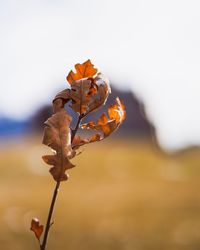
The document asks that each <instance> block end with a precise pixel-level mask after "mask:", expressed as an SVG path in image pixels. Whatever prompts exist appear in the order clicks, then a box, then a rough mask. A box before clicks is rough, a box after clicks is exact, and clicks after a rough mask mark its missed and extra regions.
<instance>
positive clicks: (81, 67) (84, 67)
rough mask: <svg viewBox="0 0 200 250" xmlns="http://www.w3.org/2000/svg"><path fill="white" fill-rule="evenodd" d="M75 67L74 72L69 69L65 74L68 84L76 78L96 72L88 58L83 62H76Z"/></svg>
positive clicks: (89, 75)
mask: <svg viewBox="0 0 200 250" xmlns="http://www.w3.org/2000/svg"><path fill="white" fill-rule="evenodd" d="M75 69H76V73H74V72H73V71H72V70H71V71H70V72H69V74H68V76H67V81H68V82H69V83H70V84H72V83H73V82H74V81H76V80H80V79H83V78H89V77H93V76H94V75H95V74H96V73H97V69H95V68H94V65H93V64H92V63H91V61H90V60H87V61H86V62H84V63H83V64H80V63H78V64H76V65H75Z"/></svg>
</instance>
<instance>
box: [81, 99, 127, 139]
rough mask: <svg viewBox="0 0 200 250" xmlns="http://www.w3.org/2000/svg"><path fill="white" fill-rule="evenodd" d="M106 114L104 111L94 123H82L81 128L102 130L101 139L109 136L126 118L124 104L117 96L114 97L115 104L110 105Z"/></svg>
mask: <svg viewBox="0 0 200 250" xmlns="http://www.w3.org/2000/svg"><path fill="white" fill-rule="evenodd" d="M108 115H109V118H108V117H107V115H106V114H105V113H103V114H102V115H101V117H100V118H99V120H98V121H97V123H96V124H95V123H94V122H93V121H91V122H89V123H86V124H83V125H82V126H81V128H83V129H92V130H96V131H100V132H102V133H103V137H102V138H101V140H102V139H104V138H105V137H107V136H109V135H110V134H111V133H112V132H114V131H115V130H116V129H117V128H118V127H119V126H120V125H121V123H122V122H123V121H124V119H125V118H126V110H125V106H124V104H123V103H122V102H121V101H120V99H119V98H116V104H114V105H111V106H110V107H109V108H108Z"/></svg>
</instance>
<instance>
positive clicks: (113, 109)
mask: <svg viewBox="0 0 200 250" xmlns="http://www.w3.org/2000/svg"><path fill="white" fill-rule="evenodd" d="M75 69H76V71H75V72H73V71H70V72H69V74H68V76H67V78H66V79H67V81H68V82H69V84H70V88H68V89H65V90H63V91H61V92H60V93H58V94H57V95H56V97H55V98H54V100H53V112H54V114H53V115H52V116H51V117H50V118H49V119H48V120H47V121H46V122H45V128H44V136H43V144H45V145H47V146H49V147H50V148H51V149H52V151H53V154H52V155H44V156H43V157H42V158H43V160H44V162H45V163H47V164H48V165H51V166H52V167H51V168H50V170H49V172H50V173H51V175H52V176H53V178H54V180H55V181H56V182H57V184H58V183H60V182H61V181H65V180H67V179H68V175H67V173H66V171H67V170H68V169H70V168H73V167H74V165H73V164H72V163H71V159H72V158H73V157H75V156H76V155H77V149H78V148H79V147H81V146H83V145H85V144H88V143H92V142H96V141H101V140H103V139H104V138H106V137H108V136H109V135H110V134H111V133H113V132H114V131H115V130H116V129H118V127H119V126H120V125H121V123H122V122H123V121H124V119H125V117H126V111H125V106H124V104H123V103H122V101H120V99H119V98H116V103H115V104H113V105H111V106H110V107H109V108H108V111H107V113H108V114H105V113H103V114H102V115H101V116H100V118H99V119H98V120H97V121H96V122H94V121H91V122H89V123H86V124H81V122H82V119H84V117H86V116H87V115H88V114H90V113H91V112H94V111H96V110H97V109H99V108H100V107H102V106H103V105H104V104H105V103H106V100H107V98H108V95H109V94H110V93H111V89H110V86H109V81H108V79H107V78H106V77H105V76H104V75H102V74H101V73H98V70H97V69H96V68H95V67H94V65H93V64H92V63H91V61H90V60H87V61H86V62H84V63H83V64H76V65H75ZM65 104H69V106H70V108H71V109H72V110H73V111H74V112H76V113H77V114H78V120H77V124H76V127H75V128H71V122H72V117H71V116H70V115H69V114H68V113H67V111H66V110H65ZM79 128H80V129H81V130H83V131H84V130H86V129H90V130H91V131H92V132H93V135H92V136H91V137H90V138H87V139H85V138H82V137H81V136H80V135H77V131H78V129H79ZM31 230H32V231H33V232H34V233H35V236H36V237H37V239H38V240H40V236H41V234H42V231H43V226H42V225H39V221H38V220H37V219H33V220H32V223H31ZM41 249H42V248H41Z"/></svg>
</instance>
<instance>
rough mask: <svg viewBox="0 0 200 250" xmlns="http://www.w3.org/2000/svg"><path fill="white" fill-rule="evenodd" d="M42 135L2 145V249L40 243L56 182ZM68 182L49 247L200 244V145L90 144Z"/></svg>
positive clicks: (158, 249)
mask: <svg viewBox="0 0 200 250" xmlns="http://www.w3.org/2000/svg"><path fill="white" fill-rule="evenodd" d="M47 152H49V149H48V148H47V147H46V146H43V145H42V144H41V143H40V140H39V139H33V138H29V139H27V138H26V139H21V140H18V141H14V142H12V143H11V142H10V143H7V144H5V143H4V144H1V146H0V249H1V250H11V249H12V250H25V249H26V250H34V249H38V245H37V241H36V239H35V238H34V236H33V233H32V232H30V231H29V228H30V221H31V218H32V217H38V218H39V219H40V221H41V222H42V223H44V222H45V220H46V215H47V209H48V206H49V202H50V199H51V195H52V191H53V188H54V185H55V183H54V181H53V180H52V178H51V176H50V175H49V173H48V166H47V165H45V164H44V163H43V162H42V160H41V156H42V155H43V154H45V153H47ZM73 162H74V163H76V165H77V167H76V168H74V169H72V170H70V171H69V174H70V178H69V180H68V181H67V182H64V183H63V184H62V186H61V189H60V193H59V197H58V201H57V205H56V211H55V213H54V225H53V226H52V228H51V232H50V238H49V242H48V250H60V249H61V250H64V249H66V250H186V249H187V250H199V249H200V151H199V150H193V151H188V152H185V153H184V154H179V155H176V156H167V155H165V154H164V153H162V152H160V151H157V150H156V149H155V148H154V147H152V146H151V145H150V144H148V143H147V142H138V141H133V140H132V141H127V140H110V139H108V140H105V141H104V142H101V143H96V144H91V145H88V146H86V147H85V149H84V151H83V152H82V154H80V155H79V156H78V157H77V158H76V159H74V161H73Z"/></svg>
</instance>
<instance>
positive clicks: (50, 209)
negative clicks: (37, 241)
mask: <svg viewBox="0 0 200 250" xmlns="http://www.w3.org/2000/svg"><path fill="white" fill-rule="evenodd" d="M59 187H60V181H58V182H56V186H55V189H54V192H53V197H52V200H51V205H50V208H49V214H48V217H47V222H46V227H45V232H44V238H43V242H42V245H40V249H41V250H45V248H46V243H47V238H48V234H49V229H50V227H51V224H52V222H51V217H52V214H53V210H54V205H55V202H56V198H57V195H58V191H59Z"/></svg>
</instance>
